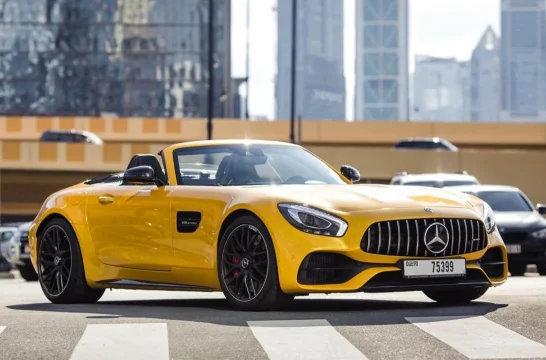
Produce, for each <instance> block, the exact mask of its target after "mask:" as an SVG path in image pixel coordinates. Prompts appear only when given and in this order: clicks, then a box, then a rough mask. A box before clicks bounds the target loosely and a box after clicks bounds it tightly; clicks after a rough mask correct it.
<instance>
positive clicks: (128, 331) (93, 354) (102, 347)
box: [70, 323, 169, 360]
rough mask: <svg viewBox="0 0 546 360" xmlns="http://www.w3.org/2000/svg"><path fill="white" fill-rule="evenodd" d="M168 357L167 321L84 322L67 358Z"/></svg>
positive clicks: (166, 358)
mask: <svg viewBox="0 0 546 360" xmlns="http://www.w3.org/2000/svg"><path fill="white" fill-rule="evenodd" d="M124 358H125V359H131V360H139V359H142V360H145V359H154V360H169V335H168V333H167V324H164V323H162V324H92V325H87V328H86V329H85V332H84V333H83V335H82V337H81V339H80V341H79V342H78V344H77V345H76V348H75V349H74V352H73V353H72V356H71V357H70V360H96V359H101V360H109V359H112V360H114V359H116V360H118V359H124Z"/></svg>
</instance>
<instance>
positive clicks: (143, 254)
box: [86, 185, 173, 271]
mask: <svg viewBox="0 0 546 360" xmlns="http://www.w3.org/2000/svg"><path fill="white" fill-rule="evenodd" d="M171 191H172V190H171V187H168V186H166V187H165V186H162V187H157V186H155V185H114V186H102V185H99V186H97V187H96V188H95V189H93V190H91V193H90V194H89V196H88V199H87V205H86V212H87V224H88V228H89V232H90V234H91V238H92V241H93V245H94V248H95V252H96V255H97V257H98V258H99V259H100V261H102V262H103V263H105V264H108V265H114V266H119V267H126V268H132V269H143V270H156V271H157V270H160V271H161V270H164V271H169V270H170V268H171V265H172V259H173V247H172V226H171V225H172V221H171V220H170V202H171V198H170V196H169V194H170V193H171Z"/></svg>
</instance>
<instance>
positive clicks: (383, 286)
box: [273, 224, 508, 294]
mask: <svg viewBox="0 0 546 360" xmlns="http://www.w3.org/2000/svg"><path fill="white" fill-rule="evenodd" d="M366 225H367V224H363V226H358V227H356V226H353V227H352V228H351V226H349V231H348V232H347V234H346V235H345V236H344V237H343V238H335V237H326V236H318V235H310V234H303V233H302V232H301V231H299V230H297V229H293V228H292V227H291V226H282V227H278V229H276V230H278V231H274V232H273V235H274V236H273V237H274V245H275V251H276V253H277V263H278V272H279V281H280V286H281V289H282V290H283V291H284V292H286V293H292V294H307V293H339V292H395V291H421V290H425V289H447V288H458V287H460V288H462V287H484V286H498V285H501V284H503V283H504V282H505V281H506V279H507V278H508V258H507V252H506V247H505V245H504V242H503V240H502V238H501V236H500V234H499V233H498V231H497V230H495V231H494V232H493V233H491V234H487V235H486V241H485V242H484V243H482V244H484V246H482V247H480V248H479V249H478V250H476V251H472V252H470V250H469V251H468V252H465V253H462V254H457V255H454V256H443V257H442V256H437V257H435V256H395V255H384V254H372V253H368V252H365V251H363V250H362V248H361V241H362V238H363V237H362V235H363V234H364V232H365V230H366V228H367V226H366ZM351 231H352V232H351ZM396 239H397V237H396ZM403 244H405V243H403ZM410 245H411V244H410ZM404 246H405V245H404ZM411 246H412V245H411ZM382 250H383V248H382ZM419 255H421V254H419ZM457 258H458V259H464V260H465V267H466V275H465V276H461V277H447V276H446V277H434V278H431V277H429V278H405V277H404V270H403V261H404V260H443V259H457Z"/></svg>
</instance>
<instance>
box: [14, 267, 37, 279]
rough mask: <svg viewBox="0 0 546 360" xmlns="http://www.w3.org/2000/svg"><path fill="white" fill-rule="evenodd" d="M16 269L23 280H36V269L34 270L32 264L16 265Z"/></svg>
mask: <svg viewBox="0 0 546 360" xmlns="http://www.w3.org/2000/svg"><path fill="white" fill-rule="evenodd" d="M17 270H19V273H20V274H21V277H22V278H23V279H24V280H25V281H36V280H38V274H37V273H36V270H34V267H33V266H32V264H26V265H17Z"/></svg>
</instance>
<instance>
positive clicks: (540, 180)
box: [0, 140, 546, 213]
mask: <svg viewBox="0 0 546 360" xmlns="http://www.w3.org/2000/svg"><path fill="white" fill-rule="evenodd" d="M169 144H170V142H156V143H155V142H154V143H142V142H133V143H107V144H105V145H103V146H95V145H84V144H56V143H39V142H35V141H34V142H29V141H16V140H13V141H0V169H1V170H0V186H1V188H0V191H1V193H0V200H1V203H0V212H1V213H8V211H11V212H13V211H19V212H20V211H27V213H28V212H31V211H34V210H28V209H31V208H32V209H34V208H35V207H36V206H38V205H36V204H40V203H41V202H42V201H43V200H44V199H45V197H46V196H47V195H49V194H50V193H51V192H53V191H55V190H58V189H60V188H63V187H65V186H68V185H71V184H73V183H76V182H79V181H82V180H84V179H86V178H89V177H92V176H96V175H99V174H103V173H110V172H117V171H123V170H124V169H125V168H126V167H127V164H128V163H129V160H130V158H131V156H132V155H133V154H135V153H157V152H158V151H159V150H161V149H162V148H163V147H165V146H167V145H169ZM308 148H309V149H310V150H311V151H313V152H314V153H316V154H317V155H318V156H320V157H322V158H323V159H324V160H326V161H327V162H329V163H331V164H332V165H334V166H335V167H338V168H339V166H341V165H343V164H350V165H353V166H355V167H357V168H358V169H359V170H360V172H361V175H362V177H363V178H365V179H373V180H382V181H387V180H389V179H390V178H391V177H392V176H393V175H394V174H396V173H397V172H399V171H408V172H410V173H420V172H455V171H462V170H466V171H468V172H469V173H471V174H473V175H475V176H477V177H478V179H479V180H480V181H481V182H482V183H495V184H506V185H514V186H518V187H520V188H521V189H522V190H523V191H525V192H526V193H527V194H528V195H529V197H530V198H531V200H532V201H534V202H535V203H536V202H543V203H546V188H545V186H544V183H545V180H544V179H546V150H535V151H524V150H518V151H514V150H512V151H498V150H485V149H476V150H467V149H463V150H462V151H460V152H435V151H417V150H413V151H400V150H392V149H387V148H382V147H363V146H354V145H348V146H341V145H332V144H330V145H324V144H323V145H309V146H308ZM19 202H24V203H27V204H29V206H30V207H29V208H28V209H27V210H24V209H23V210H21V206H22V205H20V204H18V203H19ZM31 204H34V205H31ZM14 208H17V209H14ZM9 209H12V210H9Z"/></svg>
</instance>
